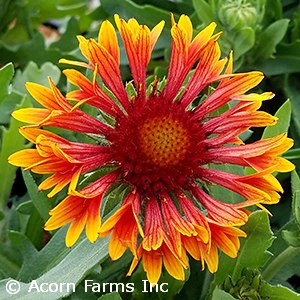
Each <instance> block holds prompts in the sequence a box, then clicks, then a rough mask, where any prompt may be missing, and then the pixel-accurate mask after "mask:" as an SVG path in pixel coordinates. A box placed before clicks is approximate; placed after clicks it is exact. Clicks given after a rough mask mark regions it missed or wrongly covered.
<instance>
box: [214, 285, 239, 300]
mask: <svg viewBox="0 0 300 300" xmlns="http://www.w3.org/2000/svg"><path fill="white" fill-rule="evenodd" d="M235 299H236V298H234V297H233V296H231V295H230V294H228V293H226V292H225V291H223V290H221V289H219V288H218V287H216V288H215V289H214V291H213V294H212V298H211V300H235Z"/></svg>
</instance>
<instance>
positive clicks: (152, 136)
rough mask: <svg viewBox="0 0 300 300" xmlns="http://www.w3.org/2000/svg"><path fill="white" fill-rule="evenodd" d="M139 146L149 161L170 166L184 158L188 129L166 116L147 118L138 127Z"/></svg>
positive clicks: (187, 144) (187, 141) (187, 145)
mask: <svg viewBox="0 0 300 300" xmlns="http://www.w3.org/2000/svg"><path fill="white" fill-rule="evenodd" d="M139 138H140V147H141V150H142V151H143V152H144V153H145V155H146V157H147V158H148V159H149V160H150V162H151V163H154V164H156V165H159V166H172V165H176V164H177V163H178V162H180V161H182V160H183V159H184V158H185V154H186V152H187V149H188V148H189V144H190V141H189V135H188V131H187V130H186V128H185V127H184V125H183V124H182V122H180V121H178V120H176V119H174V118H172V117H171V116H168V117H155V118H149V119H148V120H146V121H145V123H144V124H143V125H142V126H141V127H140V129H139Z"/></svg>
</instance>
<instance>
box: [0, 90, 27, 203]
mask: <svg viewBox="0 0 300 300" xmlns="http://www.w3.org/2000/svg"><path fill="white" fill-rule="evenodd" d="M30 104H31V101H30V100H29V98H28V97H26V96H25V97H23V100H22V102H21V104H20V105H17V106H16V108H17V109H19V108H22V107H30ZM21 125H22V123H21V122H19V121H17V120H15V119H12V120H11V123H10V126H9V129H6V128H2V145H1V153H0V170H1V172H0V209H1V207H2V206H3V205H4V203H5V202H6V201H7V199H8V197H9V195H10V192H11V188H12V185H13V183H14V180H15V176H16V174H15V172H16V169H17V168H16V167H15V166H12V165H10V164H8V163H7V158H8V157H9V156H10V155H11V154H13V153H15V152H16V151H19V150H21V149H23V148H24V146H25V142H26V141H25V138H24V137H23V136H22V135H20V134H19V127H20V126H21Z"/></svg>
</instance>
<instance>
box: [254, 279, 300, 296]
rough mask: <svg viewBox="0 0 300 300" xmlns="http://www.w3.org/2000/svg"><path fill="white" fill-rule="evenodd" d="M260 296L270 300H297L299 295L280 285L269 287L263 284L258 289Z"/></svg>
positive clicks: (267, 284)
mask: <svg viewBox="0 0 300 300" xmlns="http://www.w3.org/2000/svg"><path fill="white" fill-rule="evenodd" d="M260 296H261V297H262V299H263V297H266V299H272V300H287V299H288V300H299V299H300V294H297V293H295V292H293V291H291V290H290V289H288V288H286V287H284V286H281V285H276V286H273V285H270V284H269V283H266V282H263V283H262V285H261V288H260Z"/></svg>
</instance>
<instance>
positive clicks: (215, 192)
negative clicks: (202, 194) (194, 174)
mask: <svg viewBox="0 0 300 300" xmlns="http://www.w3.org/2000/svg"><path fill="white" fill-rule="evenodd" d="M209 167H210V168H212V169H215V170H219V171H223V172H228V173H233V174H238V175H242V174H243V172H244V168H243V167H241V166H236V165H231V164H222V165H221V164H220V165H209ZM206 188H207V190H208V192H209V194H210V195H211V196H212V197H214V198H215V199H218V200H220V201H223V202H226V203H239V202H241V201H243V199H244V198H243V197H242V196H241V195H239V194H237V193H235V192H233V191H230V190H228V189H225V188H224V187H222V186H220V185H217V184H211V185H207V186H206Z"/></svg>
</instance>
